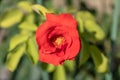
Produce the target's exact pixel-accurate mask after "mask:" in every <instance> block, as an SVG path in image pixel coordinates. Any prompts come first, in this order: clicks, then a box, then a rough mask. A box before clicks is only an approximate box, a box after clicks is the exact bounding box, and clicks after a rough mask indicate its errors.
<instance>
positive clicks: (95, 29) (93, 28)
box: [85, 20, 105, 40]
mask: <svg viewBox="0 0 120 80" xmlns="http://www.w3.org/2000/svg"><path fill="white" fill-rule="evenodd" d="M85 29H86V30H87V31H88V32H91V33H94V35H95V38H96V39H97V40H103V39H104V37H105V33H104V32H103V30H102V29H101V28H100V26H99V25H98V24H96V23H95V22H94V21H92V20H87V21H85Z"/></svg>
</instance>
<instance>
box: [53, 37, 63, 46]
mask: <svg viewBox="0 0 120 80" xmlns="http://www.w3.org/2000/svg"><path fill="white" fill-rule="evenodd" d="M64 41H65V38H64V37H57V38H56V39H55V41H54V42H53V44H54V45H55V46H60V45H62V44H63V43H64Z"/></svg>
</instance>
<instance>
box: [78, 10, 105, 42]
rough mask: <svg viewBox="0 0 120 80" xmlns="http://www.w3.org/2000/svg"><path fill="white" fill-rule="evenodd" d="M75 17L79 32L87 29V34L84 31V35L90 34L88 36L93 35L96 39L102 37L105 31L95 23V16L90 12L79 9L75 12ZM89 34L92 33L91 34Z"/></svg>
mask: <svg viewBox="0 0 120 80" xmlns="http://www.w3.org/2000/svg"><path fill="white" fill-rule="evenodd" d="M76 19H77V21H78V24H79V26H78V28H79V31H80V33H83V32H85V31H88V32H89V33H88V34H86V32H85V36H90V38H91V37H92V36H93V37H95V39H96V40H98V41H100V40H103V39H104V37H105V33H104V31H103V30H102V29H101V27H100V26H99V25H98V24H97V23H96V21H95V17H94V16H93V15H92V14H90V13H89V12H87V11H81V12H78V13H77V14H76ZM90 34H92V36H91V35H90Z"/></svg>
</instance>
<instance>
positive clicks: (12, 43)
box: [9, 34, 29, 51]
mask: <svg viewBox="0 0 120 80" xmlns="http://www.w3.org/2000/svg"><path fill="white" fill-rule="evenodd" d="M28 37H29V35H23V34H17V35H15V36H14V37H13V38H12V39H11V40H10V44H9V51H11V50H13V49H14V48H16V47H17V46H18V45H19V44H21V43H24V42H25V41H27V39H28Z"/></svg>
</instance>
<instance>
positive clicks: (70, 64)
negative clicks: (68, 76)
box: [64, 60, 76, 72]
mask: <svg viewBox="0 0 120 80" xmlns="http://www.w3.org/2000/svg"><path fill="white" fill-rule="evenodd" d="M64 66H65V68H66V69H67V70H68V71H70V72H73V71H74V70H75V67H76V64H75V61H74V60H73V61H72V60H66V61H65V62H64Z"/></svg>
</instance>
